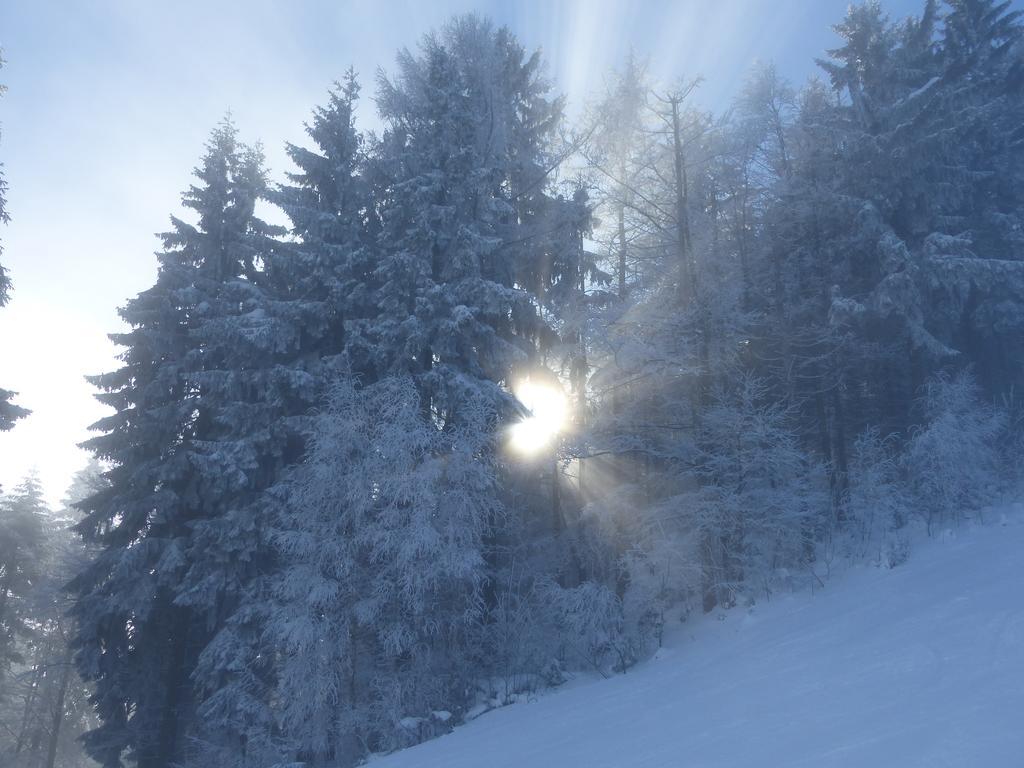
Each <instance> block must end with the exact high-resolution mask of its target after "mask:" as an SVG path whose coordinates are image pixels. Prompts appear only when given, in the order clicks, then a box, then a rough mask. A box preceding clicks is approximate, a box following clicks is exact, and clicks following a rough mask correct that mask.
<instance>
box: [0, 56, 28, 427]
mask: <svg viewBox="0 0 1024 768" xmlns="http://www.w3.org/2000/svg"><path fill="white" fill-rule="evenodd" d="M3 65H4V59H3V55H2V51H0V68H2V67H3ZM6 90H7V86H6V85H3V84H0V96H2V95H3V94H4V91H6ZM10 220H11V217H10V214H9V213H7V179H5V178H4V171H3V164H2V163H0V224H6V223H7V222H9V221H10ZM3 252H4V251H3V246H2V245H0V256H3ZM10 298H11V276H10V275H9V274H8V272H7V270H6V269H5V268H4V265H3V264H0V307H3V306H4V305H6V304H7V302H8V301H9V300H10ZM15 394H16V393H15V392H11V391H10V390H7V389H0V431H4V430H8V429H10V428H11V427H13V426H14V422H15V421H17V420H18V419H21V418H24V417H25V416H27V415H28V413H29V412H28V411H27V410H25V409H24V408H22V407H20V406H17V405H15V404H14V403H12V402H11V398H12V397H14V395H15Z"/></svg>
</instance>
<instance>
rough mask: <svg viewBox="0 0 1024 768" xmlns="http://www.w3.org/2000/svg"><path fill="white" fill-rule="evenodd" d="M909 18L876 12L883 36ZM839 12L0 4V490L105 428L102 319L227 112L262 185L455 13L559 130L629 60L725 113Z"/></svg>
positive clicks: (294, 1)
mask: <svg viewBox="0 0 1024 768" xmlns="http://www.w3.org/2000/svg"><path fill="white" fill-rule="evenodd" d="M922 3H923V0H920V1H918V0H914V1H911V0H889V1H888V2H885V3H884V5H885V6H886V8H887V9H888V10H889V12H890V13H891V15H893V16H894V17H900V16H905V15H908V14H910V13H915V12H917V11H918V9H919V7H920V6H921V5H922ZM846 5H847V2H846V0H676V1H675V2H670V1H667V0H645V1H641V0H634V2H626V1H625V0H576V1H575V2H573V1H570V0H564V1H561V2H559V1H558V0H546V1H541V0H529V1H526V0H524V1H522V2H513V1H512V0H505V1H504V2H499V1H497V0H493V1H491V2H483V1H479V2H472V1H471V0H443V1H436V2H435V1H433V0H430V1H428V0H423V2H397V1H392V2H389V1H388V0H373V1H372V2H370V1H367V0H350V1H347V2H344V1H340V0H335V1H334V2H329V1H328V0H316V1H313V0H289V1H288V2H285V0H279V1H278V2H268V1H266V0H260V1H258V2H253V1H251V0H246V1H245V2H242V0H238V1H237V2H218V1H216V0H205V1H194V0H175V1H174V2H161V3H157V2H150V3H143V2H141V1H140V0H122V1H120V2H119V1H116V0H90V1H89V2H73V1H72V0H67V2H46V1H45V0H0V47H2V48H3V55H4V58H5V59H6V60H7V64H6V66H5V67H4V69H3V70H0V82H3V83H5V84H6V85H7V86H8V87H9V91H8V93H7V94H6V96H5V97H4V98H3V99H2V100H0V123H2V131H3V132H2V136H0V162H3V163H4V165H5V171H6V175H7V180H8V182H9V184H10V191H9V194H8V207H9V210H10V213H11V216H12V222H11V224H10V225H9V226H8V227H6V228H3V229H0V240H2V243H3V248H4V253H3V256H2V260H3V263H4V264H5V265H6V266H7V267H8V268H9V269H10V271H11V273H12V276H13V279H14V294H13V297H12V302H11V304H10V305H9V306H8V307H7V308H5V309H3V310H0V387H5V388H8V389H15V390H18V391H19V392H20V395H19V398H18V402H19V403H20V404H21V405H24V406H26V407H28V408H31V409H32V410H33V414H32V416H30V417H29V418H28V419H26V420H24V421H22V422H19V425H18V426H17V427H16V428H15V429H14V430H13V431H12V432H8V433H0V485H2V486H3V487H5V488H7V489H10V488H11V487H12V486H13V485H14V484H15V483H16V482H17V480H18V479H19V478H20V477H21V476H22V475H23V474H24V473H25V472H26V471H27V470H29V469H30V468H31V467H33V466H34V467H36V468H37V469H38V470H39V472H40V474H41V476H42V479H43V482H44V485H45V487H46V490H47V493H48V495H49V496H50V498H51V499H53V500H56V499H58V498H59V497H60V496H61V495H62V493H63V491H64V488H65V486H66V484H67V481H68V479H69V477H70V475H71V474H72V473H73V472H74V471H75V470H76V469H78V468H79V467H81V466H82V465H84V463H85V459H86V456H85V454H84V452H82V451H81V450H79V449H78V448H76V443H78V442H79V441H81V440H83V439H84V438H85V437H86V436H87V435H88V432H87V426H88V425H89V424H90V423H92V422H93V421H95V420H96V419H97V418H99V417H100V416H102V415H103V413H104V411H103V408H102V406H100V405H99V404H98V403H96V402H95V401H94V400H93V399H92V390H91V388H90V386H89V385H88V384H87V383H86V382H85V381H84V380H83V378H82V377H83V375H85V374H87V373H98V372H101V371H104V370H108V369H110V368H111V367H112V366H113V365H115V359H114V354H115V351H114V348H113V346H112V345H111V344H110V343H109V342H108V341H107V339H106V334H107V333H108V332H111V331H115V330H118V329H119V328H120V321H119V319H118V317H117V314H116V308H117V307H119V306H121V305H122V304H123V303H124V302H125V300H126V299H128V298H129V297H131V296H133V295H134V294H136V293H137V292H139V291H140V290H143V289H144V288H146V287H147V286H149V285H150V284H151V283H152V281H153V279H154V277H155V275H156V259H155V257H154V255H153V252H154V250H155V249H156V248H157V247H158V241H157V239H156V238H155V237H154V233H156V232H160V231H164V230H165V229H166V228H167V226H168V215H169V214H171V213H174V212H177V211H178V210H179V195H180V193H181V191H182V190H183V189H184V188H185V187H186V186H187V185H188V184H189V183H190V178H189V174H190V172H191V169H192V168H193V167H194V166H195V165H196V162H197V161H198V159H199V156H200V154H201V153H202V151H203V142H204V141H205V139H206V136H207V134H208V132H209V130H210V129H211V128H212V127H213V126H214V125H215V124H216V123H217V121H218V120H219V119H220V118H221V117H222V116H223V114H224V113H225V111H226V110H228V109H230V110H231V112H232V114H233V115H234V118H235V120H236V122H237V124H238V126H239V128H240V129H241V133H242V137H243V139H244V140H248V141H254V140H256V139H260V140H262V141H263V143H264V145H265V149H266V153H267V158H268V161H269V165H270V168H271V173H272V175H273V177H274V178H276V179H279V178H280V177H281V173H282V171H283V170H287V163H286V160H285V156H284V151H283V144H284V142H285V141H286V140H290V141H296V142H302V141H303V140H304V136H303V133H302V124H303V121H304V120H305V119H306V118H307V116H308V114H309V112H310V110H311V108H312V107H313V106H314V105H316V104H318V103H321V102H322V101H323V100H324V96H325V93H326V91H327V88H328V87H329V85H330V83H331V82H332V81H333V80H335V79H337V78H339V77H340V76H341V75H342V73H344V71H345V70H346V69H347V68H348V67H349V66H350V65H351V66H354V67H355V69H356V71H357V72H358V73H360V75H361V80H362V82H363V84H364V90H363V94H364V97H365V98H364V101H363V105H362V106H363V113H362V115H361V117H362V120H363V124H364V125H367V124H370V123H371V122H372V120H373V101H372V95H373V78H374V74H375V72H376V70H377V68H378V67H383V68H384V69H385V70H389V69H390V68H391V64H392V62H393V61H394V55H395V52H396V51H397V50H398V49H399V48H400V47H402V46H414V45H415V44H416V42H417V40H418V39H419V37H420V36H421V35H422V34H423V33H424V32H426V31H428V30H429V29H430V28H432V27H435V26H437V25H439V24H441V23H443V21H444V20H445V18H447V17H448V16H450V15H451V14H454V13H461V12H465V11H470V10H475V11H478V12H481V13H483V14H485V15H488V16H490V17H492V18H493V19H494V20H495V21H496V22H498V23H500V24H507V25H508V26H510V27H511V28H512V30H513V31H514V32H515V33H516V34H517V35H518V36H519V38H520V40H521V41H522V42H523V44H524V45H525V46H526V47H527V48H528V49H533V48H538V47H539V48H541V49H542V50H543V52H544V54H545V58H546V60H547V63H548V68H549V73H550V75H551V76H552V78H553V79H554V81H555V82H556V84H557V86H558V88H559V89H560V90H561V91H563V92H565V93H567V94H568V95H569V99H570V111H572V110H575V109H578V108H579V106H580V105H581V104H582V103H583V102H584V101H585V99H586V97H587V95H588V94H590V93H592V92H593V91H594V90H595V89H596V88H599V87H600V85H601V83H602V79H603V77H604V74H605V73H606V71H607V70H608V69H609V68H610V67H612V66H614V65H617V64H618V63H620V62H621V61H622V59H623V58H624V56H625V55H626V53H627V52H628V50H629V49H630V47H632V48H633V49H634V50H635V51H636V52H637V53H638V54H640V55H641V56H646V57H648V58H649V60H650V70H651V72H652V74H653V75H654V76H655V77H657V78H661V79H669V78H672V77H678V76H692V75H695V74H702V75H704V77H705V78H706V82H705V85H704V86H703V87H702V92H701V96H700V98H701V99H702V100H703V101H704V103H705V104H706V105H708V106H711V107H714V108H721V107H723V106H725V105H726V104H727V103H728V101H729V99H730V98H731V96H732V95H733V94H734V93H735V92H736V89H737V87H738V85H739V83H740V82H741V80H742V78H743V75H744V73H745V71H746V70H747V69H748V68H749V66H750V65H751V63H752V62H754V61H755V60H758V59H759V60H773V61H775V62H776V64H777V65H778V67H779V69H780V71H781V72H782V73H783V74H785V75H786V76H787V77H789V78H790V79H791V80H794V81H796V82H800V81H802V80H804V79H805V78H806V77H807V76H808V75H810V74H812V73H813V72H814V71H815V66H814V63H813V58H814V56H818V55H821V53H822V51H823V50H824V49H825V48H828V47H831V46H832V45H833V44H834V43H835V41H836V39H835V37H834V35H833V33H832V32H831V29H830V25H831V24H833V23H835V22H837V21H839V20H840V19H841V18H842V16H843V14H844V11H845V8H846Z"/></svg>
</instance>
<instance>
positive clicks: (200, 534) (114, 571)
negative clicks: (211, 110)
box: [74, 121, 291, 768]
mask: <svg viewBox="0 0 1024 768" xmlns="http://www.w3.org/2000/svg"><path fill="white" fill-rule="evenodd" d="M261 164H262V157H261V154H260V153H259V151H258V150H254V149H250V148H247V147H245V146H243V145H241V144H239V142H238V140H237V132H236V129H235V128H234V126H233V125H232V124H231V123H230V122H229V121H225V122H224V123H222V124H221V125H220V126H218V127H217V129H216V130H214V132H213V133H212V135H211V138H210V141H209V143H208V144H207V151H206V154H205V156H204V157H203V160H202V163H201V164H200V166H199V168H198V169H197V170H196V177H197V178H198V180H199V183H198V184H196V185H195V186H192V187H191V188H190V189H189V190H188V192H186V193H185V195H184V196H183V199H182V202H183V205H184V206H185V207H186V208H187V209H190V210H191V211H192V212H193V213H194V214H195V216H196V217H197V219H198V222H197V225H192V224H189V223H186V222H185V221H182V220H180V219H177V218H173V217H172V224H173V229H172V231H171V232H169V233H167V234H166V235H164V236H163V240H164V250H163V251H162V252H160V253H159V254H158V258H159V264H160V269H159V273H158V277H157V281H156V284H155V285H154V286H153V287H152V288H150V289H148V290H146V291H144V292H142V293H141V294H139V296H138V297H136V298H135V299H133V300H132V301H130V302H129V303H128V304H127V305H126V307H125V308H124V309H123V310H122V311H121V316H122V317H123V318H124V320H125V322H126V323H128V324H129V326H130V327H131V329H130V330H129V331H128V332H126V333H121V334H114V335H112V339H113V340H114V341H115V343H117V344H119V345H121V346H122V347H124V348H125V350H124V352H123V353H122V355H121V359H122V360H123V362H124V367H122V368H121V369H120V370H118V371H115V372H113V373H109V374H104V375H101V376H97V377H94V378H93V379H92V381H93V382H94V383H95V384H96V385H97V386H98V387H100V388H101V389H102V390H104V393H103V394H100V395H98V397H99V399H100V400H101V401H102V402H104V403H105V404H107V405H110V406H112V407H113V408H114V409H115V411H116V412H115V413H114V415H112V416H109V417H107V418H105V419H102V420H101V421H99V422H98V423H97V424H96V425H95V427H94V428H95V429H96V430H98V431H100V432H102V433H103V434H101V435H99V436H97V437H95V438H92V439H91V440H89V441H88V442H87V443H86V446H87V447H88V448H89V449H91V450H92V451H93V452H94V453H95V454H96V456H97V457H98V458H100V459H102V460H104V461H106V462H109V463H110V465H111V469H110V470H109V472H108V473H107V479H108V480H109V486H108V487H107V488H105V489H103V490H102V491H100V492H99V493H97V494H95V495H93V496H91V497H89V498H88V499H86V500H84V501H83V502H82V503H81V507H82V509H83V510H84V512H85V517H84V519H83V521H82V522H81V523H80V524H79V526H78V528H79V530H80V532H81V533H82V534H83V535H84V536H85V538H86V540H87V541H88V542H90V543H92V544H93V545H95V546H96V547H97V548H98V550H99V551H98V554H97V557H96V559H95V560H94V562H93V563H92V564H91V565H89V566H88V567H87V568H86V569H85V570H84V571H83V572H82V573H81V574H80V575H79V576H78V578H77V579H76V580H75V583H74V588H75V590H76V592H77V594H78V601H77V604H76V608H75V615H76V619H77V622H78V623H77V646H78V653H77V661H78V665H79V669H80V671H81V673H82V675H83V677H84V678H85V679H86V680H89V681H92V682H93V683H94V684H95V693H94V695H93V699H94V702H95V705H96V707H97V711H98V713H99V715H100V717H101V718H102V724H101V725H100V726H99V727H98V728H97V729H95V730H94V731H91V732H90V733H88V734H87V735H86V745H87V748H88V749H89V752H90V753H91V754H92V755H93V756H94V757H95V759H97V760H98V761H99V762H100V763H102V764H103V765H105V766H117V765H119V764H120V762H121V760H122V759H123V758H124V757H125V756H127V757H128V759H130V760H132V761H133V762H135V763H136V764H137V765H138V766H139V768H163V766H168V765H172V764H175V763H176V762H179V761H180V760H181V759H182V758H183V756H184V754H185V747H186V743H187V737H188V735H189V733H190V730H191V729H192V728H193V726H194V721H195V706H196V697H195V695H194V691H193V683H192V680H191V675H192V673H193V671H194V669H195V667H196V663H197V659H198V656H199V654H200V652H201V650H202V649H203V647H204V646H205V645H206V643H207V642H208V640H209V638H210V636H211V634H212V632H213V631H214V630H215V629H216V627H217V626H218V623H219V622H221V621H222V620H223V614H224V613H225V611H226V610H227V608H228V607H229V606H230V605H231V602H232V601H233V600H234V599H236V596H237V593H238V591H239V590H240V585H241V584H243V583H244V581H245V580H246V578H248V576H249V575H250V574H251V572H252V571H253V570H254V569H255V568H256V567H257V566H258V551H259V542H258V526H257V525H256V521H255V520H254V519H253V517H252V511H251V506H250V505H251V504H252V502H253V499H254V497H255V495H256V493H257V491H258V490H259V488H260V487H261V486H262V485H264V484H266V482H267V480H266V478H267V476H268V474H269V467H270V466H272V465H273V462H274V460H275V459H276V458H277V457H278V456H279V455H280V452H281V451H283V450H285V446H286V444H287V443H286V442H278V441H277V440H276V438H277V437H278V434H279V430H280V429H281V428H282V427H281V425H280V424H279V423H278V422H277V421H276V420H274V419H267V418H266V412H265V408H266V407H272V406H273V405H274V403H275V402H276V401H275V400H274V399H273V398H272V397H271V398H270V399H269V400H268V401H266V402H263V401H261V398H263V397H266V396H267V395H268V393H266V392H265V391H264V389H263V388H261V385H263V386H264V387H265V386H266V379H267V378H268V374H267V373H266V371H265V370H264V369H263V368H261V366H260V361H259V360H258V361H257V362H256V363H255V364H252V363H251V362H250V361H249V360H248V359H245V360H244V361H243V359H242V358H243V357H244V356H245V355H246V354H247V353H248V354H249V355H251V356H255V354H254V352H253V348H254V347H255V348H256V349H258V350H260V351H262V350H263V349H265V347H266V346H267V345H269V346H273V345H275V344H279V343H280V342H279V341H278V340H277V339H275V334H274V333H272V332H267V329H266V327H265V320H264V317H263V310H262V307H261V306H260V298H261V293H260V288H259V274H258V272H259V266H260V264H259V252H260V247H261V242H262V239H263V238H264V237H265V236H266V235H268V234H269V233H270V229H269V228H268V227H267V226H266V225H265V224H264V223H263V222H261V221H260V220H259V219H258V218H256V216H255V212H254V207H255V204H256V202H257V200H258V199H259V198H260V197H261V196H263V194H264V191H265V189H264V177H263V170H262V167H261ZM286 383H287V384H291V381H290V380H289V381H288V382H286ZM274 394H276V393H274ZM268 446H269V447H268Z"/></svg>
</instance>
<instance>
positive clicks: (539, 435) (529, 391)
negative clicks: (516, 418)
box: [509, 379, 568, 455]
mask: <svg viewBox="0 0 1024 768" xmlns="http://www.w3.org/2000/svg"><path fill="white" fill-rule="evenodd" d="M515 395H516V398H517V399H518V400H519V402H520V403H522V404H523V406H524V407H525V408H526V409H527V410H528V411H529V412H530V415H529V416H527V417H525V418H524V419H523V420H522V421H520V422H518V423H517V424H514V425H512V428H511V429H510V430H509V434H510V438H511V444H512V447H513V448H514V449H515V450H516V451H518V452H519V453H522V454H526V455H529V454H534V453H537V452H538V451H541V450H543V449H544V448H546V447H547V446H548V445H549V444H550V443H551V441H552V439H553V438H554V437H555V435H557V434H558V433H559V432H560V431H561V430H562V428H563V427H564V426H565V421H566V418H567V416H568V403H567V402H566V398H565V394H564V393H563V392H562V390H561V389H559V388H558V386H557V385H552V384H540V383H538V382H535V381H531V380H529V379H526V380H525V381H523V382H521V383H520V384H519V386H517V387H516V388H515Z"/></svg>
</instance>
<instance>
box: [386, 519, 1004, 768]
mask: <svg viewBox="0 0 1024 768" xmlns="http://www.w3.org/2000/svg"><path fill="white" fill-rule="evenodd" d="M1017 506H1018V508H1019V506H1020V505H1017ZM371 765H372V768H470V767H472V768H543V767H544V766H558V767H559V768H569V767H572V766H587V768H655V767H659V768H660V767H661V766H716V767H722V768H724V767H725V766H813V767H814V768H823V767H824V766H870V767H872V768H877V767H879V766H899V767H900V768H907V767H909V766H928V767H929V768H936V767H937V766H978V767H982V766H983V767H984V768H1000V767H1002V766H1006V767H1007V768H1010V767H1013V766H1024V514H1022V513H1021V512H1020V511H1019V509H1018V510H1015V511H1013V512H1011V513H1007V515H1005V516H1004V517H1003V519H1002V521H1001V522H998V521H997V522H995V523H994V524H992V525H990V526H988V527H972V528H961V529H959V530H958V531H957V532H956V533H955V534H952V533H948V532H947V534H945V535H942V536H939V537H937V538H936V539H931V540H927V541H924V542H920V543H918V544H916V545H915V547H914V549H913V551H912V553H911V557H910V560H909V561H908V562H907V563H906V564H905V565H903V566H901V567H899V568H896V569H894V570H884V569H877V568H873V567H870V566H864V567H857V568H854V569H852V570H850V571H848V572H846V573H844V574H843V575H841V576H838V577H836V578H834V579H833V580H832V581H831V582H829V583H828V585H827V587H826V589H825V590H824V591H819V592H818V593H817V594H816V595H813V596H811V595H809V594H803V595H793V596H787V597H784V598H781V599H777V600H775V601H773V602H772V603H770V604H762V605H759V606H757V608H756V609H755V610H754V611H752V612H747V611H745V610H736V611H732V612H731V613H730V614H728V615H727V616H726V617H725V618H724V620H715V619H714V618H710V619H707V618H706V619H702V620H700V621H698V622H694V623H691V624H690V625H682V626H681V627H680V629H679V630H678V631H677V634H676V636H675V637H673V638H672V639H671V640H670V642H669V644H668V645H667V646H666V648H664V649H662V651H660V652H659V654H658V655H657V657H656V658H655V659H653V660H652V661H650V662H647V663H645V664H643V665H641V666H639V667H637V668H635V669H633V670H631V671H630V672H629V673H628V674H626V675H620V676H617V677H615V678H613V679H610V680H606V681H600V680H596V681H590V680H588V681H578V682H576V683H573V684H570V685H569V686H568V687H567V688H563V689H560V690H558V691H556V692H553V693H550V694H548V695H544V696H541V697H539V698H538V699H537V700H535V701H532V702H529V703H520V704H515V705H512V706H510V707H506V708H504V709H501V710H497V711H495V712H491V713H489V714H486V715H484V716H482V717H480V718H478V719H477V720H474V721H473V722H470V723H468V724H467V725H465V726H462V727H459V728H457V729H455V731H453V732H452V733H450V734H448V735H446V736H443V737H441V738H439V739H436V740H434V741H431V742H427V743H425V744H421V745H419V746H417V747H413V748H411V749H407V750H404V751H402V752H398V753H396V754H393V755H390V756H387V757H383V758H379V759H377V760H374V761H372V764H371Z"/></svg>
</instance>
